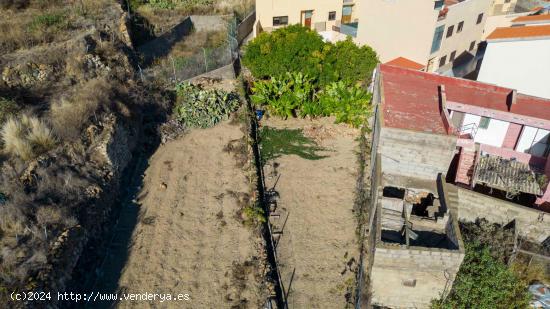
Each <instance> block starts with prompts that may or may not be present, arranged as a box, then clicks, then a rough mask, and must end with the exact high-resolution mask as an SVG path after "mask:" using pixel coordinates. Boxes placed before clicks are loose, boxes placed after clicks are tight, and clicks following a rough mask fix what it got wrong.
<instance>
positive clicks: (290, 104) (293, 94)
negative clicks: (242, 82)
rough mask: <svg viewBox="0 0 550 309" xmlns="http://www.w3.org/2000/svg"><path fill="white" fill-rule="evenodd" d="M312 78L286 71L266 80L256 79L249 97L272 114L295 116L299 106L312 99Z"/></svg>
mask: <svg viewBox="0 0 550 309" xmlns="http://www.w3.org/2000/svg"><path fill="white" fill-rule="evenodd" d="M314 90H315V88H314V86H313V80H312V79H311V78H309V77H308V76H307V75H303V74H302V73H288V72H287V73H286V74H284V75H282V76H279V77H272V78H271V79H270V80H267V81H258V82H256V83H254V87H253V88H252V92H253V95H252V96H251V97H250V98H251V99H252V102H253V103H255V104H260V105H265V106H267V108H268V109H269V110H270V112H271V113H273V114H274V115H278V116H282V117H285V118H286V117H293V116H297V115H296V112H297V111H299V110H300V108H301V107H302V106H303V105H304V104H306V103H308V102H311V101H312V100H313V95H314Z"/></svg>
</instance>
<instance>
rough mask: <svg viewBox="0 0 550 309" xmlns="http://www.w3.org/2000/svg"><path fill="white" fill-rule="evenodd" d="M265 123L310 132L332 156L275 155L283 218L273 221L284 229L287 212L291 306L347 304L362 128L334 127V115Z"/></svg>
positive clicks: (285, 253)
mask: <svg viewBox="0 0 550 309" xmlns="http://www.w3.org/2000/svg"><path fill="white" fill-rule="evenodd" d="M262 125H264V126H271V127H276V128H285V127H286V128H290V129H296V128H302V129H303V132H304V135H305V136H307V137H312V138H313V139H314V140H316V141H317V142H318V144H319V145H320V146H322V147H323V148H324V149H325V151H321V152H319V153H318V154H320V155H324V156H327V157H325V158H323V159H319V160H307V159H303V158H301V157H298V156H296V155H286V156H282V157H280V158H278V159H275V162H276V163H278V164H279V166H278V167H277V168H276V170H277V174H278V175H280V178H279V181H278V183H277V186H276V191H278V192H279V194H280V199H279V202H278V208H279V209H278V210H277V211H276V213H279V214H280V219H272V222H273V224H274V225H275V226H276V228H275V229H276V230H277V229H280V228H282V226H283V225H284V221H285V219H286V216H287V215H288V220H287V221H286V225H284V230H283V234H282V236H281V239H280V241H279V243H278V245H277V252H278V260H279V264H280V265H279V266H280V270H281V274H282V280H283V283H284V285H285V289H286V290H289V289H290V292H289V296H288V304H289V308H291V309H292V308H296V309H298V308H346V294H348V293H349V292H350V291H351V289H352V288H353V282H354V273H353V272H352V270H355V269H356V268H357V261H358V255H359V252H358V251H359V250H358V245H357V243H356V236H355V228H356V224H357V221H356V219H355V217H354V214H353V212H352V209H353V204H354V189H355V182H356V179H357V168H358V164H357V156H356V153H355V152H356V151H357V150H358V142H356V140H355V139H356V138H357V137H358V136H359V131H358V130H355V129H351V128H348V127H347V126H345V125H335V124H333V119H330V118H329V119H326V118H325V119H319V120H314V121H309V120H302V119H289V120H285V121H282V120H279V119H269V120H266V121H264V123H263V124H262ZM272 166H273V164H272V165H271V167H270V166H266V168H265V173H266V176H267V179H266V187H267V188H270V187H272V186H273V184H274V183H275V181H276V179H277V177H278V175H276V174H274V173H273V168H272ZM294 270H295V272H294ZM293 272H294V277H292V274H293ZM291 281H292V283H290V282H291ZM289 286H290V288H289Z"/></svg>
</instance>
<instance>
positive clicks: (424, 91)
mask: <svg viewBox="0 0 550 309" xmlns="http://www.w3.org/2000/svg"><path fill="white" fill-rule="evenodd" d="M380 74H381V82H382V87H381V89H383V92H384V93H383V94H382V98H383V102H382V113H383V118H382V119H384V126H388V127H393V128H400V129H408V130H414V131H421V132H430V133H437V134H447V130H446V128H445V123H444V120H443V118H442V116H441V113H440V110H439V89H438V86H439V85H445V93H446V97H447V101H448V102H457V103H462V104H466V105H471V106H476V107H481V108H486V109H492V110H497V111H502V112H506V113H512V114H516V115H522V116H528V117H533V118H537V119H544V120H550V99H543V98H538V97H533V96H528V95H524V94H521V93H518V94H517V97H516V102H515V104H514V105H513V106H512V108H511V110H508V104H507V103H508V97H509V95H510V93H511V92H512V89H509V88H505V87H499V86H495V85H491V84H486V83H481V82H477V81H472V80H467V79H461V78H453V77H448V76H442V75H438V74H433V73H426V72H420V71H415V70H410V69H404V68H400V67H396V66H390V65H386V64H381V65H380Z"/></svg>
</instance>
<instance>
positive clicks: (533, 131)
mask: <svg viewBox="0 0 550 309" xmlns="http://www.w3.org/2000/svg"><path fill="white" fill-rule="evenodd" d="M549 134H550V131H548V130H544V129H538V128H534V127H529V126H524V127H523V130H522V132H521V136H520V138H519V141H518V145H517V146H516V151H521V152H525V153H530V154H532V155H534V156H539V157H542V156H544V151H545V150H546V145H545V144H546V143H547V141H548V135H549Z"/></svg>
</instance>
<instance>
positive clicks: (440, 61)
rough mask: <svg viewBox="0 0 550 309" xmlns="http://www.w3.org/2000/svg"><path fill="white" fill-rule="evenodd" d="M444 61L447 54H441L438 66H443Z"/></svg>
mask: <svg viewBox="0 0 550 309" xmlns="http://www.w3.org/2000/svg"><path fill="white" fill-rule="evenodd" d="M446 61H447V56H443V57H441V58H439V67H442V66H444V65H445V62H446Z"/></svg>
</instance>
